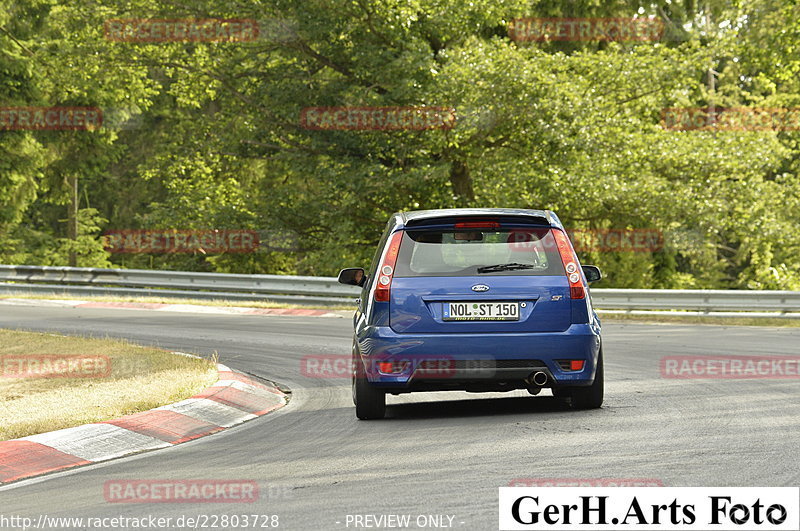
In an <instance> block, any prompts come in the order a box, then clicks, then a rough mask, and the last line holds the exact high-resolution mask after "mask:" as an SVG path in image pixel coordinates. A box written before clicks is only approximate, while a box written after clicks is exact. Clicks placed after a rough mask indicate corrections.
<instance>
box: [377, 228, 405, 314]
mask: <svg viewBox="0 0 800 531" xmlns="http://www.w3.org/2000/svg"><path fill="white" fill-rule="evenodd" d="M402 239H403V231H398V232H395V233H394V234H392V237H391V238H390V239H389V245H387V246H386V251H385V252H384V253H383V260H381V265H380V267H379V268H378V273H377V275H378V282H377V283H376V284H375V286H376V287H375V300H376V301H377V302H389V294H390V291H391V289H392V277H393V276H394V266H395V264H396V263H397V253H398V252H400V241H401V240H402Z"/></svg>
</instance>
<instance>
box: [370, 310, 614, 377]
mask: <svg viewBox="0 0 800 531" xmlns="http://www.w3.org/2000/svg"><path fill="white" fill-rule="evenodd" d="M356 340H357V346H358V354H357V355H358V358H359V359H360V361H361V362H362V363H363V366H364V372H365V375H366V378H367V379H368V380H369V381H370V382H371V383H373V384H375V385H376V386H380V387H383V388H386V389H387V391H391V392H406V391H415V390H447V389H467V390H472V389H474V390H511V389H521V388H525V387H528V386H529V385H530V384H528V383H526V382H525V379H526V378H527V377H529V376H530V375H532V374H533V373H535V372H537V371H542V372H545V373H546V374H547V376H548V379H547V384H545V385H543V387H559V386H585V385H591V383H592V382H593V381H594V375H595V367H596V364H597V357H598V353H599V351H600V333H599V330H596V329H595V328H593V327H592V326H590V325H588V324H580V325H579V324H574V325H571V326H570V327H569V328H568V329H567V330H565V331H564V332H546V333H525V334H516V333H515V334H417V335H412V334H398V333H396V332H394V331H393V330H392V329H391V328H390V327H388V326H365V327H363V328H361V329H360V330H358V331H357V334H356ZM558 360H583V361H584V366H583V369H582V370H579V371H568V370H563V369H562V366H561V365H559V363H558ZM382 362H383V363H387V362H391V363H393V364H394V366H395V367H394V368H395V370H396V371H397V372H396V373H394V374H391V373H389V374H387V373H384V372H381V368H382V367H381V363H382ZM383 368H385V367H383Z"/></svg>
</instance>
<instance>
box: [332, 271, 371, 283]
mask: <svg viewBox="0 0 800 531" xmlns="http://www.w3.org/2000/svg"><path fill="white" fill-rule="evenodd" d="M366 279H367V275H366V273H364V269H363V268H361V267H348V268H347V269H342V270H341V271H339V283H341V284H347V285H349V286H363V285H364V281H365V280H366Z"/></svg>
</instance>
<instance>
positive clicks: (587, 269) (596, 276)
mask: <svg viewBox="0 0 800 531" xmlns="http://www.w3.org/2000/svg"><path fill="white" fill-rule="evenodd" d="M583 274H584V275H586V280H587V282H589V283H590V284H591V283H592V282H595V281H598V280H600V279H601V278H603V274H602V273H601V272H600V268H599V267H597V266H593V265H585V266H583Z"/></svg>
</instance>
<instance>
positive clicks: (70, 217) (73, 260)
mask: <svg viewBox="0 0 800 531" xmlns="http://www.w3.org/2000/svg"><path fill="white" fill-rule="evenodd" d="M67 182H68V183H69V195H70V201H69V211H68V212H67V238H69V239H70V240H72V241H73V242H74V241H75V240H77V239H78V176H77V175H75V174H72V175H70V176H69V177H68V180H67ZM77 265H78V255H77V254H76V253H75V251H74V250H71V251H70V252H69V266H70V267H76V266H77Z"/></svg>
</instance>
